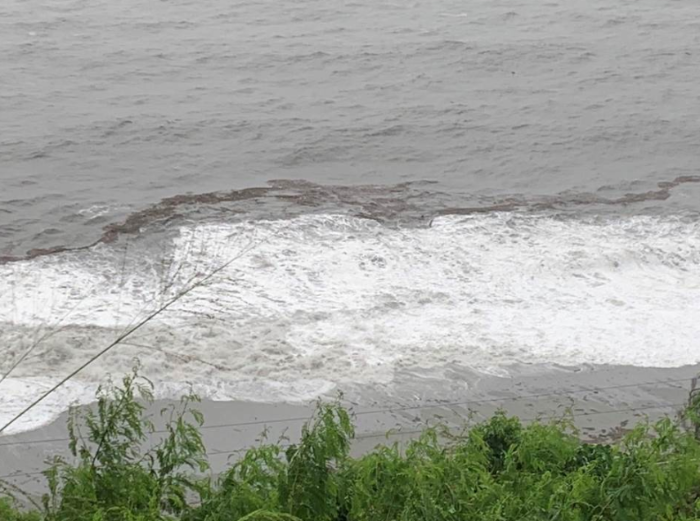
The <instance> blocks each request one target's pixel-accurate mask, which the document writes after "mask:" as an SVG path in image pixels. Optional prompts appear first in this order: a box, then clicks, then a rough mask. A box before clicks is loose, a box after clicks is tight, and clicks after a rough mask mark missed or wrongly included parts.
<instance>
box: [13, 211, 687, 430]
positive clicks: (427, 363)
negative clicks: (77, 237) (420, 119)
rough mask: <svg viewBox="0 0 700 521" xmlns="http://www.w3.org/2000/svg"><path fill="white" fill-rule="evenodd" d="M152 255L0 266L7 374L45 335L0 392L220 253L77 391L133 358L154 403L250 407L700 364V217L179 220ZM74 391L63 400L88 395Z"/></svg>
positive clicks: (62, 361)
mask: <svg viewBox="0 0 700 521" xmlns="http://www.w3.org/2000/svg"><path fill="white" fill-rule="evenodd" d="M164 257H165V258H160V259H159V258H156V256H152V257H150V258H149V257H146V256H144V255H142V254H139V255H136V254H133V255H131V256H129V255H126V256H124V255H123V254H122V255H120V254H118V253H117V252H116V251H115V249H114V248H110V247H109V246H106V245H103V246H100V247H97V248H95V249H93V250H90V251H88V252H82V253H74V254H61V255H55V256H50V257H42V258H37V259H34V260H32V261H26V262H20V263H14V264H11V265H6V266H0V316H1V317H3V324H2V332H0V340H1V341H2V344H3V345H5V346H8V352H9V354H10V356H9V357H7V361H5V362H3V364H2V368H3V369H6V368H7V367H9V364H10V363H11V360H13V359H14V360H16V359H17V357H18V356H20V355H21V354H22V353H23V352H25V351H26V349H27V348H29V347H30V346H31V345H32V343H33V342H35V341H36V340H37V339H39V338H41V335H45V334H46V333H49V332H50V333H51V336H49V337H48V338H46V339H44V340H43V341H42V342H41V343H40V345H39V347H38V348H36V350H35V352H36V355H38V356H30V357H28V358H27V359H26V360H25V361H24V362H23V363H22V364H21V365H20V366H19V367H18V368H17V369H16V371H15V372H14V373H13V378H16V379H17V380H12V381H13V382H14V383H13V384H12V385H20V383H21V382H27V381H35V380H31V379H36V378H39V379H41V378H43V379H48V380H51V379H52V378H58V377H59V376H62V375H64V374H68V373H69V372H70V370H71V369H73V368H75V367H77V366H78V365H79V364H80V363H81V362H83V361H84V360H86V359H87V357H89V356H91V355H92V354H93V353H95V352H97V351H98V350H99V349H100V348H102V347H104V346H105V345H107V343H109V341H110V340H111V339H113V338H114V337H115V336H116V334H117V332H118V331H122V330H123V328H124V327H125V326H126V325H127V324H129V323H134V320H135V318H137V317H143V316H145V315H146V314H147V313H148V312H149V310H152V309H155V308H156V307H157V306H158V305H160V304H162V303H163V302H167V300H168V299H169V298H171V297H172V296H174V295H177V294H178V293H179V292H181V291H182V290H183V288H186V287H188V286H189V285H191V284H192V283H194V282H197V281H201V280H202V279H203V277H204V276H205V275H206V274H207V273H211V272H212V271H213V270H215V269H217V268H219V267H221V266H222V265H223V264H224V263H226V262H228V261H229V260H230V259H234V258H235V260H234V261H233V262H231V264H230V265H228V267H226V268H225V269H223V270H222V271H221V272H220V273H218V274H217V275H216V276H214V277H212V278H211V279H209V280H207V281H206V283H205V284H203V285H202V286H201V287H197V288H196V289H194V290H193V291H191V292H190V293H188V294H187V295H185V296H184V297H183V298H182V299H181V300H179V301H178V302H177V303H175V304H173V305H172V306H171V307H170V308H168V310H167V311H165V312H164V313H163V314H161V315H160V316H159V317H158V318H157V319H156V320H153V321H152V322H150V323H148V324H147V325H146V326H144V327H143V328H142V329H140V330H139V331H138V332H137V333H135V334H134V335H133V337H132V338H130V339H129V340H128V343H127V344H125V345H123V346H119V347H118V348H115V349H114V350H113V351H112V352H110V354H109V355H107V356H106V357H105V358H104V359H102V360H99V361H98V362H96V363H95V364H94V365H93V366H91V367H90V368H89V369H88V370H86V371H85V372H84V373H82V374H81V375H80V376H79V377H78V378H77V379H76V380H75V382H74V383H73V384H72V385H73V386H76V385H77V386H80V385H83V386H84V388H85V389H86V390H87V391H90V392H92V390H93V389H92V387H91V386H93V385H94V384H95V383H96V382H98V381H101V379H103V378H104V375H105V372H107V371H108V372H110V373H113V374H121V373H122V372H124V371H126V370H128V368H129V367H130V365H131V363H132V359H133V357H135V356H138V357H139V358H140V359H141V360H142V363H143V365H144V372H145V373H146V374H147V375H148V376H149V377H150V378H152V379H154V381H156V382H157V383H158V385H159V386H160V387H159V388H160V389H165V390H164V391H163V393H165V394H167V392H168V391H167V389H170V390H171V391H172V392H173V393H174V392H175V390H177V389H180V388H181V386H182V385H183V384H184V382H191V383H193V384H194V385H195V386H197V390H199V391H200V392H202V393H203V394H204V395H208V396H212V397H216V398H217V399H254V400H264V401H278V400H287V401H289V400H308V399H310V398H313V397H314V396H317V395H318V394H320V393H323V392H328V391H330V390H331V389H333V387H334V386H338V385H340V386H345V385H353V384H364V383H390V382H391V381H392V378H393V375H394V372H395V371H396V370H397V369H406V368H412V367H420V368H430V367H439V366H443V365H446V364H457V365H461V366H468V367H471V368H474V369H477V370H479V371H484V372H497V373H502V372H503V371H507V369H508V367H509V366H510V365H512V364H523V363H532V364H564V365H578V364H589V363H590V364H628V365H637V366H658V367H672V366H680V365H684V364H691V363H696V362H698V361H700V350H698V347H697V332H698V327H697V324H698V323H700V225H699V224H698V223H697V222H696V221H689V220H684V219H682V218H678V217H650V216H636V217H615V218H569V217H567V218H559V217H556V216H548V215H522V214H514V213H498V214H486V215H470V216H464V217H458V216H446V217H441V218H438V219H436V220H435V221H434V222H433V223H432V226H431V227H429V228H398V229H397V228H390V227H386V226H383V225H380V224H378V223H376V222H374V221H371V220H364V219H357V218H351V217H346V216H338V215H308V216H303V217H299V218H295V219H292V220H275V221H254V222H244V223H238V224H225V223H206V224H193V225H192V226H187V227H183V228H182V229H180V230H179V232H178V233H177V236H176V237H175V238H174V239H172V243H171V246H170V249H169V250H168V252H167V253H166V254H164ZM27 379H29V380H27ZM8 382H10V380H8V381H6V382H5V383H4V384H2V385H8ZM22 385H24V384H22ZM37 385H38V384H37ZM169 386H170V387H169ZM36 388H37V389H38V388H39V387H36ZM13 389H14V388H10V390H9V391H8V392H4V390H3V392H2V393H0V394H1V395H2V396H3V398H0V402H2V407H0V410H3V411H8V412H7V413H8V414H9V413H10V412H11V411H12V410H16V409H17V408H18V407H19V406H20V405H21V403H20V402H23V401H24V398H23V397H24V396H27V395H28V394H30V393H25V392H19V391H18V392H17V393H15V391H14V390H13ZM76 389H77V388H75V387H69V388H66V391H64V392H67V393H68V395H70V396H73V395H75V396H76V397H79V396H83V395H85V393H82V394H81V392H78V391H77V390H76ZM87 391H86V392H87ZM71 393H72V394H71ZM5 397H9V398H5ZM12 400H14V401H12ZM65 403H67V402H66V397H63V395H61V399H60V400H59V401H58V402H56V407H57V408H56V409H55V410H54V409H52V411H53V412H48V413H46V414H47V415H55V412H56V410H59V409H60V408H61V407H63V406H64V404H65ZM37 421H40V420H37Z"/></svg>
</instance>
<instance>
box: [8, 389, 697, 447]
mask: <svg viewBox="0 0 700 521" xmlns="http://www.w3.org/2000/svg"><path fill="white" fill-rule="evenodd" d="M687 381H688V379H687V378H678V379H672V380H660V381H658V380H657V381H652V382H641V383H635V384H622V385H613V386H609V387H592V388H587V389H579V390H570V391H557V392H551V393H539V394H532V395H523V396H512V397H509V398H488V399H484V400H468V401H459V402H445V403H435V404H422V405H412V406H406V407H392V408H386V409H373V410H368V411H358V412H356V413H354V415H355V416H365V415H370V414H382V413H390V412H403V411H413V410H421V409H430V408H433V407H455V406H458V405H482V404H486V403H498V402H501V403H503V402H512V401H520V400H531V399H540V398H545V397H551V396H562V397H567V396H573V395H576V394H582V393H599V392H601V391H611V390H616V389H627V388H632V387H645V386H658V385H670V384H675V383H679V382H687ZM535 401H536V400H535ZM308 419H309V417H308V416H297V417H290V418H273V419H267V420H251V421H245V422H235V423H224V424H217V425H203V426H202V427H201V429H202V430H212V429H225V428H232V427H250V426H254V425H269V424H277V423H295V422H301V421H306V420H308ZM0 432H1V431H0ZM165 432H167V431H165V430H155V431H153V434H162V433H165ZM63 441H70V439H69V438H53V439H49V440H36V441H16V442H6V443H0V447H5V446H9V445H32V444H39V443H54V442H63Z"/></svg>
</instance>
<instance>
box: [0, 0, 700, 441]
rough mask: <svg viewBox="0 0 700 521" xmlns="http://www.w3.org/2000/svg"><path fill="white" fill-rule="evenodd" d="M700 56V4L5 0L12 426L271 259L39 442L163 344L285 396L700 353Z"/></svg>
mask: <svg viewBox="0 0 700 521" xmlns="http://www.w3.org/2000/svg"><path fill="white" fill-rule="evenodd" d="M698 49H700V4H698V3H697V2H694V1H692V0H676V1H663V0H637V1H618V2H610V1H609V0H605V1H603V0H593V1H590V2H571V1H563V2H541V1H535V0H528V1H520V2H518V1H512V2H505V1H493V0H488V1H482V0H478V1H476V0H475V1H472V2H466V3H465V2H462V1H460V2H457V1H448V0H431V1H429V2H427V1H426V2H404V3H399V2H394V3H389V2H382V1H372V2H369V1H363V2H339V1H336V0H324V1H311V0H298V1H290V2H281V3H280V2H238V1H223V0H211V1H206V2H201V1H196V2H195V1H189V0H187V1H185V0H172V1H167V2H149V3H143V2H135V1H134V0H124V1H122V2H112V1H109V2H108V1H102V0H80V1H77V0H62V1H59V0H47V1H43V2H39V1H34V0H29V1H26V0H7V1H4V2H3V3H2V5H0V346H2V349H3V350H4V351H3V356H2V357H1V359H0V373H2V372H5V371H7V370H8V369H9V368H10V367H12V365H13V364H14V362H16V361H17V360H23V361H22V363H21V364H20V365H19V366H18V367H17V368H16V369H15V370H13V373H12V377H11V378H9V379H7V380H5V382H3V383H2V384H0V387H4V389H3V388H0V391H1V392H0V397H1V398H0V411H1V413H0V424H1V423H2V421H3V420H4V419H7V418H9V417H10V416H11V415H12V414H14V413H16V412H17V411H19V410H21V408H22V407H24V406H26V404H27V403H29V401H31V400H32V399H33V398H35V397H36V396H37V395H38V393H39V392H41V390H43V389H46V388H47V387H48V386H50V385H51V384H52V383H53V382H55V381H56V380H57V379H58V378H60V377H61V376H64V375H66V374H68V373H69V372H70V371H71V370H73V369H74V368H76V367H77V366H78V365H79V364H80V363H82V362H83V361H85V360H86V359H87V358H88V357H89V356H91V355H92V354H94V353H95V352H97V351H98V350H99V349H101V348H102V347H104V346H105V345H106V344H107V343H108V342H109V341H110V340H111V339H113V338H114V337H115V335H116V334H118V332H120V331H123V329H124V327H126V325H127V324H129V323H134V320H136V319H137V318H138V317H143V316H144V314H147V313H148V312H149V311H152V309H153V308H154V306H157V305H159V304H160V303H162V302H163V301H164V299H166V298H167V297H168V296H169V295H170V296H172V295H173V294H176V293H177V292H178V291H181V290H182V289H183V288H184V287H187V285H188V284H189V283H191V281H192V280H197V279H198V277H199V278H201V276H202V274H204V273H207V272H208V271H210V270H211V269H214V268H215V267H217V266H220V265H221V263H223V262H225V261H226V260H227V259H230V258H231V257H233V256H236V255H237V254H239V253H240V252H241V251H246V252H247V253H246V254H245V255H244V256H243V257H242V258H241V259H240V262H237V263H234V264H233V265H232V266H231V267H230V269H227V270H225V271H224V272H223V273H222V274H221V276H220V277H218V278H216V280H213V281H212V282H211V284H208V285H207V286H206V287H204V288H201V289H200V290H196V291H195V292H193V293H192V294H191V295H189V296H188V297H187V298H186V299H184V300H183V301H182V302H181V303H179V304H178V305H177V306H174V307H173V308H172V309H171V310H169V312H168V313H166V314H164V315H163V316H161V317H159V320H157V321H155V322H154V323H153V324H151V325H150V326H149V327H148V328H146V329H145V330H143V331H141V332H140V334H139V335H138V337H137V338H133V339H132V343H131V344H130V345H124V346H120V349H119V350H115V351H114V352H113V353H110V355H109V356H107V357H105V358H104V359H101V360H100V361H98V362H97V363H96V364H95V365H93V366H91V367H90V368H89V369H88V370H86V371H85V372H84V373H81V374H80V375H79V376H78V377H77V378H75V379H74V380H72V381H71V383H70V385H69V386H67V387H66V388H64V389H62V390H61V392H60V393H57V394H56V395H55V396H53V397H52V399H51V400H49V401H47V402H46V403H44V404H43V405H42V407H40V408H38V409H37V410H36V411H34V413H33V415H31V416H29V417H27V418H25V421H24V422H23V423H21V424H19V425H18V426H17V428H20V429H22V428H29V427H34V426H37V425H41V424H42V423H45V422H46V421H48V420H50V419H51V418H53V417H55V416H56V415H57V414H58V413H59V412H60V411H61V410H63V409H64V408H65V406H66V404H67V403H68V402H70V401H71V400H74V399H76V400H81V401H85V400H88V399H89V398H90V397H91V396H92V394H93V392H94V389H95V386H96V384H97V383H98V382H100V381H102V380H103V379H104V376H105V374H106V373H108V372H114V373H115V374H121V373H123V372H124V371H127V370H128V369H129V367H130V365H131V363H132V357H134V356H139V357H140V358H141V359H142V360H143V363H144V370H145V371H146V372H147V375H148V376H149V377H151V378H152V379H153V380H154V381H155V382H156V383H157V385H158V386H159V392H160V393H161V395H169V394H174V393H177V392H179V391H181V390H182V389H183V386H184V385H185V381H190V382H192V383H194V384H195V385H196V386H197V390H198V391H199V392H201V393H202V394H205V395H207V396H210V397H213V398H219V399H257V400H270V401H278V400H307V399H310V398H313V397H314V396H317V395H318V394H319V393H322V392H326V391H329V390H331V389H333V388H335V387H341V388H345V387H346V386H352V385H354V384H359V385H371V384H373V383H380V384H382V385H390V384H391V382H392V381H393V380H392V379H393V377H394V376H393V375H394V374H395V372H396V371H398V370H409V371H411V370H413V369H414V368H437V369H436V370H438V371H439V369H440V368H441V367H448V366H449V367H452V368H454V367H459V366H463V367H469V368H471V369H476V370H478V371H483V372H488V373H491V374H500V375H507V374H508V371H509V370H510V368H511V367H513V366H516V365H517V364H533V363H534V364H539V365H542V366H545V365H547V364H560V365H571V366H576V365H581V364H591V363H592V364H627V365H642V366H663V367H668V366H674V365H680V364H690V363H695V362H698V361H700V348H698V347H697V344H696V340H697V338H698V334H700V331H699V330H698V326H697V324H699V323H700V301H699V300H698V298H699V295H700V278H699V276H698V274H699V273H700V231H699V228H698V226H699V224H698V223H699V221H698V212H700V170H699V169H698V158H699V154H698V150H699V145H700V137H699V136H700V89H698V84H700V51H698ZM273 180H278V181H275V182H272V183H271V181H273ZM280 180H281V181H280ZM51 252H54V253H53V254H51ZM44 335H48V336H47V337H46V338H45V340H43V341H42V342H40V344H39V345H38V346H37V347H36V348H35V347H34V346H35V343H36V341H37V340H39V339H41V338H43V336H44ZM28 352H31V353H30V354H29V355H28V356H26V358H23V357H24V356H25V355H27V353H28Z"/></svg>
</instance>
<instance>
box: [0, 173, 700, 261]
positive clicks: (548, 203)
mask: <svg viewBox="0 0 700 521" xmlns="http://www.w3.org/2000/svg"><path fill="white" fill-rule="evenodd" d="M690 183H700V175H685V176H679V177H676V178H675V179H673V180H670V181H661V182H658V183H657V187H658V188H657V189H656V190H648V191H645V192H638V193H625V194H624V195H621V196H619V197H612V198H608V197H602V196H600V195H598V194H595V193H578V194H577V193H564V194H559V195H554V196H540V197H525V196H510V197H501V198H492V199H491V200H489V198H485V197H481V198H475V202H476V203H477V204H474V205H468V206H461V205H458V204H454V199H455V197H454V196H452V195H450V194H447V193H446V192H444V191H439V190H431V189H430V187H431V186H432V185H433V184H434V183H433V182H430V181H423V182H407V183H400V184H396V185H360V186H340V185H335V186H334V185H320V184H316V183H312V182H309V181H289V180H277V181H271V182H270V183H269V186H266V187H254V188H244V189H240V190H230V191H218V192H209V193H202V194H186V195H176V196H173V197H168V198H165V199H163V200H161V201H160V202H159V203H157V204H154V205H152V206H150V207H148V208H145V209H143V210H140V211H137V212H134V213H132V214H131V215H129V216H128V217H127V218H126V219H125V220H124V221H122V222H116V223H110V224H108V225H106V226H105V227H104V228H103V232H102V235H101V236H100V237H99V238H98V239H97V240H95V241H93V242H91V243H89V244H85V245H80V246H54V247H51V248H35V249H31V250H29V251H27V252H26V253H25V254H24V255H18V256H13V255H5V256H0V264H7V263H11V262H18V261H26V260H31V259H34V258H37V257H42V256H46V255H53V254H57V253H64V252H70V251H79V250H86V249H89V248H92V247H94V246H96V245H98V244H108V243H111V242H114V241H116V240H117V239H118V238H119V237H121V236H133V235H139V234H141V233H143V232H144V231H145V229H146V228H148V227H150V226H153V225H156V224H159V225H161V226H162V225H167V224H168V223H170V222H172V221H176V220H178V219H181V218H184V217H185V216H188V217H189V216H191V215H192V214H197V213H205V212H206V211H215V212H217V215H223V214H228V215H249V214H250V215H252V214H251V212H252V210H254V209H256V208H257V209H259V208H260V207H263V206H265V207H266V208H267V209H266V214H265V215H267V217H268V218H289V217H294V216H297V215H300V214H303V213H310V212H314V211H327V212H342V213H347V214H349V215H352V216H354V217H358V218H365V219H372V220H375V221H378V222H381V223H386V224H397V223H402V224H411V225H423V226H426V225H430V223H431V222H432V219H433V218H435V217H437V216H441V215H471V214H482V213H490V212H512V211H547V210H561V211H564V210H567V209H575V208H581V207H596V206H598V207H626V206H629V205H634V204H639V203H644V202H653V201H665V200H667V199H669V198H670V197H671V195H672V191H673V190H674V189H676V188H678V187H680V186H681V185H685V184H690ZM428 200H429V201H430V205H429V206H430V208H429V209H428V205H427V204H426V201H428ZM268 206H269V207H268ZM279 208H281V210H282V212H281V214H279V215H278V214H276V213H275V212H274V210H275V209H279ZM270 209H272V210H273V211H270Z"/></svg>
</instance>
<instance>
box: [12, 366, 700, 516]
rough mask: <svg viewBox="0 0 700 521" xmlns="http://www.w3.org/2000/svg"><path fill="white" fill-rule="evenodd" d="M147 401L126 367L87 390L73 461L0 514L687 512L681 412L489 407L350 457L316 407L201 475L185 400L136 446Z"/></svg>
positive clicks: (327, 413)
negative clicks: (450, 428) (531, 411)
mask: <svg viewBox="0 0 700 521" xmlns="http://www.w3.org/2000/svg"><path fill="white" fill-rule="evenodd" d="M139 398H141V400H139ZM150 399H151V386H150V384H149V383H148V381H146V380H144V379H142V378H140V377H139V376H138V374H137V372H136V371H135V372H134V373H133V374H131V375H129V376H127V377H126V378H124V380H123V381H122V385H121V386H120V387H109V388H105V389H101V390H100V392H99V394H98V401H97V405H96V407H95V408H93V409H90V410H86V411H84V412H78V411H72V413H71V416H70V421H69V431H70V437H71V442H70V449H71V451H72V454H73V458H72V459H71V460H70V461H64V460H56V461H54V462H53V463H52V464H51V465H50V466H49V468H48V469H47V470H46V472H45V475H46V478H47V481H48V489H49V492H48V494H46V496H45V497H44V500H43V507H42V508H40V509H37V510H36V511H34V512H30V513H21V512H19V511H18V510H17V509H16V508H15V506H14V504H13V503H12V502H11V501H10V499H9V498H7V499H3V500H0V521H39V520H42V521H43V520H45V521H82V520H90V521H161V520H182V521H465V520H474V521H477V520H478V521H511V520H512V521H535V520H537V521H541V520H551V521H691V520H695V521H698V520H700V499H699V498H700V442H698V440H697V438H696V437H695V427H696V425H697V423H696V422H697V418H696V411H695V410H691V411H690V413H686V414H685V416H684V421H685V422H686V423H685V424H683V423H679V422H673V421H671V420H669V419H665V420H662V421H659V422H657V423H656V424H654V425H648V424H646V423H643V424H640V425H638V426H637V427H636V428H635V429H634V430H633V431H632V432H630V433H629V434H628V435H627V436H625V438H624V439H623V440H621V441H620V442H619V443H617V444H615V445H592V444H586V443H583V442H581V441H580V439H579V438H578V437H577V436H576V435H575V433H574V432H573V430H572V429H571V428H569V427H570V426H569V425H567V424H566V423H562V422H558V423H552V424H542V423H533V424H530V425H524V424H522V423H521V422H520V421H519V420H518V419H517V418H510V417H507V416H506V415H505V414H504V413H502V412H499V413H497V414H496V415H494V416H493V417H492V418H491V419H490V420H489V421H486V422H484V423H482V424H480V425H477V426H475V427H473V428H472V429H470V430H469V431H468V432H467V433H466V434H465V435H460V436H453V435H449V436H447V435H445V433H444V432H443V431H441V430H440V429H437V428H434V429H426V431H425V432H424V433H423V434H422V435H421V436H420V437H419V438H418V439H415V440H413V441H411V442H409V443H407V444H405V445H399V444H394V445H390V446H380V447H377V448H376V449H375V450H373V451H371V452H369V453H367V454H365V455H363V456H361V457H359V458H353V457H351V456H350V447H351V444H352V440H353V437H354V429H353V425H352V421H351V417H350V415H349V414H348V412H347V411H346V410H344V409H343V408H342V407H341V406H340V405H339V404H337V403H330V404H323V403H322V404H319V406H318V408H317V411H316V414H315V416H314V417H313V418H312V419H311V420H310V421H309V422H308V423H307V424H306V425H305V426H304V428H303V430H302V435H301V438H300V440H299V442H298V443H297V444H295V445H292V446H289V447H287V448H286V449H283V448H282V447H281V446H280V445H279V444H268V443H263V444H261V445H259V446H257V447H254V448H251V449H250V450H248V451H247V452H246V453H245V454H244V455H243V456H242V457H240V458H239V459H238V460H236V461H234V462H232V464H231V466H230V468H229V469H228V470H226V471H225V472H224V473H222V474H221V475H220V476H218V477H217V478H212V477H207V476H205V471H206V470H207V468H208V466H207V462H206V459H205V449H204V445H203V443H202V439H201V436H200V433H199V427H200V426H201V424H202V422H203V418H202V417H201V415H200V414H199V413H198V412H196V411H195V410H193V409H192V407H191V406H192V403H193V402H195V401H196V397H194V396H186V397H184V398H183V400H182V401H181V403H180V405H179V406H177V407H171V408H168V409H165V410H164V411H162V412H163V415H164V416H165V419H166V425H167V427H166V429H165V431H166V432H165V436H164V437H162V439H161V440H160V441H159V442H158V443H157V444H156V446H155V447H153V448H150V449H148V450H144V448H143V447H144V445H145V442H146V441H147V440H151V439H152V436H153V431H154V428H153V425H152V424H151V423H150V422H149V421H148V419H147V418H146V417H145V415H144V411H145V403H146V402H148V401H149V400H150ZM691 407H697V403H695V402H692V403H691ZM7 491H8V492H12V490H11V489H9V488H7Z"/></svg>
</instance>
